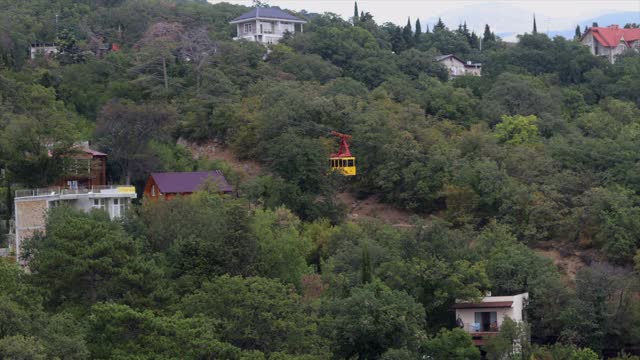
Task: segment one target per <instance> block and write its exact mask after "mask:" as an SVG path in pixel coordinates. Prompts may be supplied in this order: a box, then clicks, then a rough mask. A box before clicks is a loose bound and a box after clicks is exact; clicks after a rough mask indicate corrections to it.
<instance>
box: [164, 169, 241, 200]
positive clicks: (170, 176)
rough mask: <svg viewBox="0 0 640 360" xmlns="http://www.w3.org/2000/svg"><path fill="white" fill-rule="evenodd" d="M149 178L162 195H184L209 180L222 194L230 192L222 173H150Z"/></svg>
mask: <svg viewBox="0 0 640 360" xmlns="http://www.w3.org/2000/svg"><path fill="white" fill-rule="evenodd" d="M151 177H152V178H153V180H155V182H156V185H158V188H159V189H160V192H161V193H164V194H184V193H192V192H195V191H197V190H199V188H200V186H202V185H203V184H204V183H205V181H207V180H211V181H212V182H213V183H215V184H217V185H218V188H219V190H220V191H222V192H231V191H233V189H232V188H231V185H229V183H228V182H227V179H225V178H224V175H222V172H220V171H218V170H216V171H194V172H168V173H152V174H151Z"/></svg>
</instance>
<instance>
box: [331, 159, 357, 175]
mask: <svg viewBox="0 0 640 360" xmlns="http://www.w3.org/2000/svg"><path fill="white" fill-rule="evenodd" d="M330 159H331V169H333V170H334V171H339V172H341V173H342V175H345V176H354V175H356V158H355V157H353V156H350V157H332V158H330Z"/></svg>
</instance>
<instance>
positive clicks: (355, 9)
mask: <svg viewBox="0 0 640 360" xmlns="http://www.w3.org/2000/svg"><path fill="white" fill-rule="evenodd" d="M358 20H359V19H358V2H357V1H356V2H355V5H354V8H353V24H354V25H355V24H356V23H357V22H358Z"/></svg>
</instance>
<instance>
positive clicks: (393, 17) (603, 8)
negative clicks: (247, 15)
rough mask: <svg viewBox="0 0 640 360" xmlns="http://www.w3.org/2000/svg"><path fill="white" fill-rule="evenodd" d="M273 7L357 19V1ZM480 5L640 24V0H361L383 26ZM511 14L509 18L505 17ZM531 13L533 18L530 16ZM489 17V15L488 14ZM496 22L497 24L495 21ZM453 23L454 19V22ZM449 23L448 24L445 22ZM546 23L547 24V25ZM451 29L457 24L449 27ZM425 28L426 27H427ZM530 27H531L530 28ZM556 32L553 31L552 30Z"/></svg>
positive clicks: (286, 2)
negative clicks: (625, 18)
mask: <svg viewBox="0 0 640 360" xmlns="http://www.w3.org/2000/svg"><path fill="white" fill-rule="evenodd" d="M209 2H212V3H217V2H222V1H221V0H209ZM226 2H230V3H234V4H241V5H247V6H251V5H252V4H253V1H251V0H227V1H226ZM267 3H269V4H270V5H272V6H280V7H282V8H288V9H291V10H296V11H300V10H303V9H304V10H307V11H310V12H319V13H323V12H333V13H336V14H340V15H342V16H343V17H344V18H348V17H351V16H353V0H268V1H267ZM479 5H483V6H482V7H483V8H485V9H486V8H495V9H505V8H506V9H508V10H502V11H500V13H501V14H502V15H497V16H510V17H515V16H516V14H518V13H519V14H520V15H525V14H526V16H531V15H532V14H533V13H535V14H536V17H538V18H542V23H540V21H539V22H538V27H539V28H540V27H541V26H542V27H543V28H544V27H545V26H548V27H553V28H558V27H560V28H562V27H563V26H565V28H571V27H575V24H576V21H577V20H582V19H587V18H592V17H596V16H598V15H604V14H608V13H614V12H633V11H635V12H638V14H639V15H638V17H639V21H640V0H580V1H578V0H528V1H527V0H511V1H501V0H494V1H486V0H472V1H469V0H449V1H443V0H426V1H425V0H359V1H358V7H359V8H360V10H364V11H368V12H370V13H371V14H372V15H373V16H374V19H375V20H376V22H378V23H379V24H381V23H384V22H387V21H390V22H393V23H396V24H401V25H404V24H406V23H407V17H408V16H411V19H412V21H414V19H415V18H416V17H419V18H420V20H421V21H425V20H429V22H431V21H432V20H433V19H434V18H437V17H438V16H441V15H444V16H447V17H448V18H449V19H451V18H452V16H453V14H459V15H458V16H461V17H466V18H469V17H472V16H473V15H474V13H477V11H475V10H474V9H478V6H479ZM483 13H484V12H483ZM505 14H509V15H505ZM530 14H531V15H530ZM484 16H485V17H488V15H484ZM464 20H465V19H455V21H464ZM492 20H494V21H492ZM497 20H499V19H486V22H487V23H490V24H491V23H496V22H497ZM500 20H501V21H502V22H503V23H504V24H505V25H503V26H507V27H513V28H512V29H508V28H504V29H500V31H518V30H519V29H518V28H517V26H516V25H517V23H519V22H522V20H521V19H513V22H512V24H513V25H511V26H509V25H506V24H509V23H510V22H509V21H508V20H507V19H500ZM450 21H451V20H450ZM445 23H446V21H445ZM545 23H546V25H545ZM447 25H449V26H450V27H451V26H452V25H453V26H457V24H447ZM423 26H424V24H423ZM527 26H529V25H527ZM552 30H553V29H552Z"/></svg>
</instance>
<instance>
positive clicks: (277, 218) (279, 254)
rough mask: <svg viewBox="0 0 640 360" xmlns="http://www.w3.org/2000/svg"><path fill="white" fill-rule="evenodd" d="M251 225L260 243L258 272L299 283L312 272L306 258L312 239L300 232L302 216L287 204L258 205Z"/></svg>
mask: <svg viewBox="0 0 640 360" xmlns="http://www.w3.org/2000/svg"><path fill="white" fill-rule="evenodd" d="M251 227H252V231H253V233H254V234H255V237H256V239H257V243H258V249H257V250H258V253H257V255H256V271H257V273H258V274H259V275H260V276H264V277H268V278H273V279H279V280H281V281H282V282H284V283H288V284H293V285H295V286H298V287H299V286H300V281H301V280H302V277H303V275H306V274H310V273H311V272H312V269H311V268H310V267H309V265H307V261H306V259H307V257H308V256H309V254H310V253H311V242H310V241H309V239H308V238H306V237H304V236H303V235H302V234H301V233H300V227H301V225H300V220H299V219H298V218H297V217H296V216H295V215H293V214H292V213H291V212H290V211H289V210H287V209H286V208H282V207H280V208H277V209H275V210H273V211H272V210H260V209H259V210H257V211H256V213H255V215H254V216H253V218H252V225H251Z"/></svg>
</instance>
